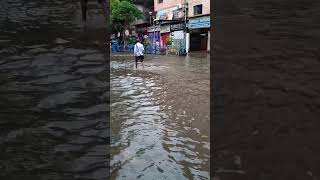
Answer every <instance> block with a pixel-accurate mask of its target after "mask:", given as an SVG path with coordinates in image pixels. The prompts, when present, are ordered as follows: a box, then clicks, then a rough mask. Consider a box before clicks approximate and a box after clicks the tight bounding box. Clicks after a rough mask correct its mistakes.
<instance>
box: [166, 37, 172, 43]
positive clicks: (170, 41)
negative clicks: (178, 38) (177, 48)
mask: <svg viewBox="0 0 320 180" xmlns="http://www.w3.org/2000/svg"><path fill="white" fill-rule="evenodd" d="M172 42H173V39H172V37H168V38H167V45H171V44H172Z"/></svg>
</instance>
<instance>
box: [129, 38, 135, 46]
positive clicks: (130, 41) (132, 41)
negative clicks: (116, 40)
mask: <svg viewBox="0 0 320 180" xmlns="http://www.w3.org/2000/svg"><path fill="white" fill-rule="evenodd" d="M135 43H136V39H135V38H134V37H130V38H129V39H128V44H131V45H133V44H135Z"/></svg>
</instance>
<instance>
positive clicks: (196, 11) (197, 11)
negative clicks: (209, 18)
mask: <svg viewBox="0 0 320 180" xmlns="http://www.w3.org/2000/svg"><path fill="white" fill-rule="evenodd" d="M199 14H202V4H200V5H196V6H193V15H199Z"/></svg>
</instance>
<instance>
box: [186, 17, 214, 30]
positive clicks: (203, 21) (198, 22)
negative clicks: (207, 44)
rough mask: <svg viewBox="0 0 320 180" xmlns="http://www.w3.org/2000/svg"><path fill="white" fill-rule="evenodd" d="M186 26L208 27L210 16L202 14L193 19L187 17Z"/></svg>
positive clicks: (191, 27)
mask: <svg viewBox="0 0 320 180" xmlns="http://www.w3.org/2000/svg"><path fill="white" fill-rule="evenodd" d="M188 27H189V28H190V29H193V28H209V27H210V16H202V17H197V18H194V19H189V23H188Z"/></svg>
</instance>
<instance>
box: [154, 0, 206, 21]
mask: <svg viewBox="0 0 320 180" xmlns="http://www.w3.org/2000/svg"><path fill="white" fill-rule="evenodd" d="M186 1H187V2H188V4H189V11H188V15H189V17H193V6H195V5H198V4H202V5H203V6H202V14H210V0H186ZM183 3H184V0H163V3H158V0H154V11H159V10H163V9H168V8H171V7H174V6H177V4H183Z"/></svg>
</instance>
